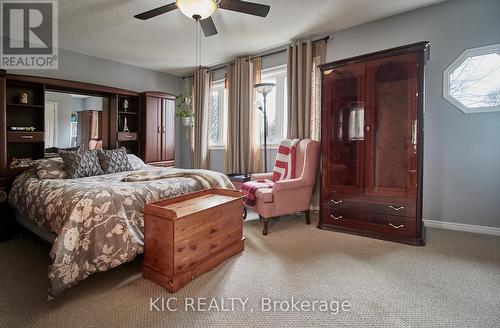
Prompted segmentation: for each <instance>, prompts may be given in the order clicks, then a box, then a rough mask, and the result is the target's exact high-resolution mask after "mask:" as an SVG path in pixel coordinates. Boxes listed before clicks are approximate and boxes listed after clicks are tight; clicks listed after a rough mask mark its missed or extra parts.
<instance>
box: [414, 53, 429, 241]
mask: <svg viewBox="0 0 500 328" xmlns="http://www.w3.org/2000/svg"><path fill="white" fill-rule="evenodd" d="M428 58H429V47H428V45H427V46H426V48H425V50H424V51H421V52H419V53H418V59H417V63H418V64H417V65H418V67H417V80H418V86H417V90H418V91H419V92H420V94H418V96H417V145H418V147H417V222H419V224H417V236H423V232H424V231H423V230H424V229H425V228H424V227H423V223H422V217H423V199H424V188H423V182H424V110H425V109H424V99H425V98H424V96H425V73H424V72H425V70H424V65H425V63H426V62H427V60H428Z"/></svg>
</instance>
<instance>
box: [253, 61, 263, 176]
mask: <svg viewBox="0 0 500 328" xmlns="http://www.w3.org/2000/svg"><path fill="white" fill-rule="evenodd" d="M251 65H252V81H251V82H252V84H251V86H250V87H251V88H252V106H251V108H250V109H251V113H250V171H251V172H252V173H260V172H263V170H262V169H263V163H262V152H261V147H260V145H261V143H260V129H261V127H260V115H261V113H260V110H259V109H258V108H257V106H258V103H257V97H258V95H257V91H255V88H253V85H254V84H255V83H260V81H261V79H262V58H261V57H255V58H252V60H251Z"/></svg>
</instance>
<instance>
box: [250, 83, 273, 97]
mask: <svg viewBox="0 0 500 328" xmlns="http://www.w3.org/2000/svg"><path fill="white" fill-rule="evenodd" d="M275 86H276V84H274V83H255V84H254V85H253V87H254V88H255V90H256V91H257V92H258V93H260V94H268V93H269V92H271V91H273V89H274V87H275Z"/></svg>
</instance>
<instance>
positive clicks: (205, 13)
mask: <svg viewBox="0 0 500 328" xmlns="http://www.w3.org/2000/svg"><path fill="white" fill-rule="evenodd" d="M176 5H177V8H179V9H180V11H181V12H182V13H183V14H184V15H186V16H187V17H189V18H195V17H197V18H198V19H205V18H208V17H210V16H212V14H213V13H214V11H215V10H216V9H217V2H216V1H215V0H176Z"/></svg>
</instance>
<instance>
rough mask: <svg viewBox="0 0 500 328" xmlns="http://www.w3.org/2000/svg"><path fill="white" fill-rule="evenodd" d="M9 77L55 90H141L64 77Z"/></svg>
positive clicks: (86, 91) (129, 91)
mask: <svg viewBox="0 0 500 328" xmlns="http://www.w3.org/2000/svg"><path fill="white" fill-rule="evenodd" d="M7 79H9V80H12V81H20V82H30V83H39V84H45V89H48V90H55V91H72V92H78V93H84V94H85V93H92V92H96V93H98V94H114V93H118V94H123V95H130V96H138V95H139V92H135V91H131V90H126V89H120V88H114V87H108V86H104V85H99V84H93V83H86V82H78V81H70V80H63V79H54V78H48V77H38V76H29V75H19V74H7Z"/></svg>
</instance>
